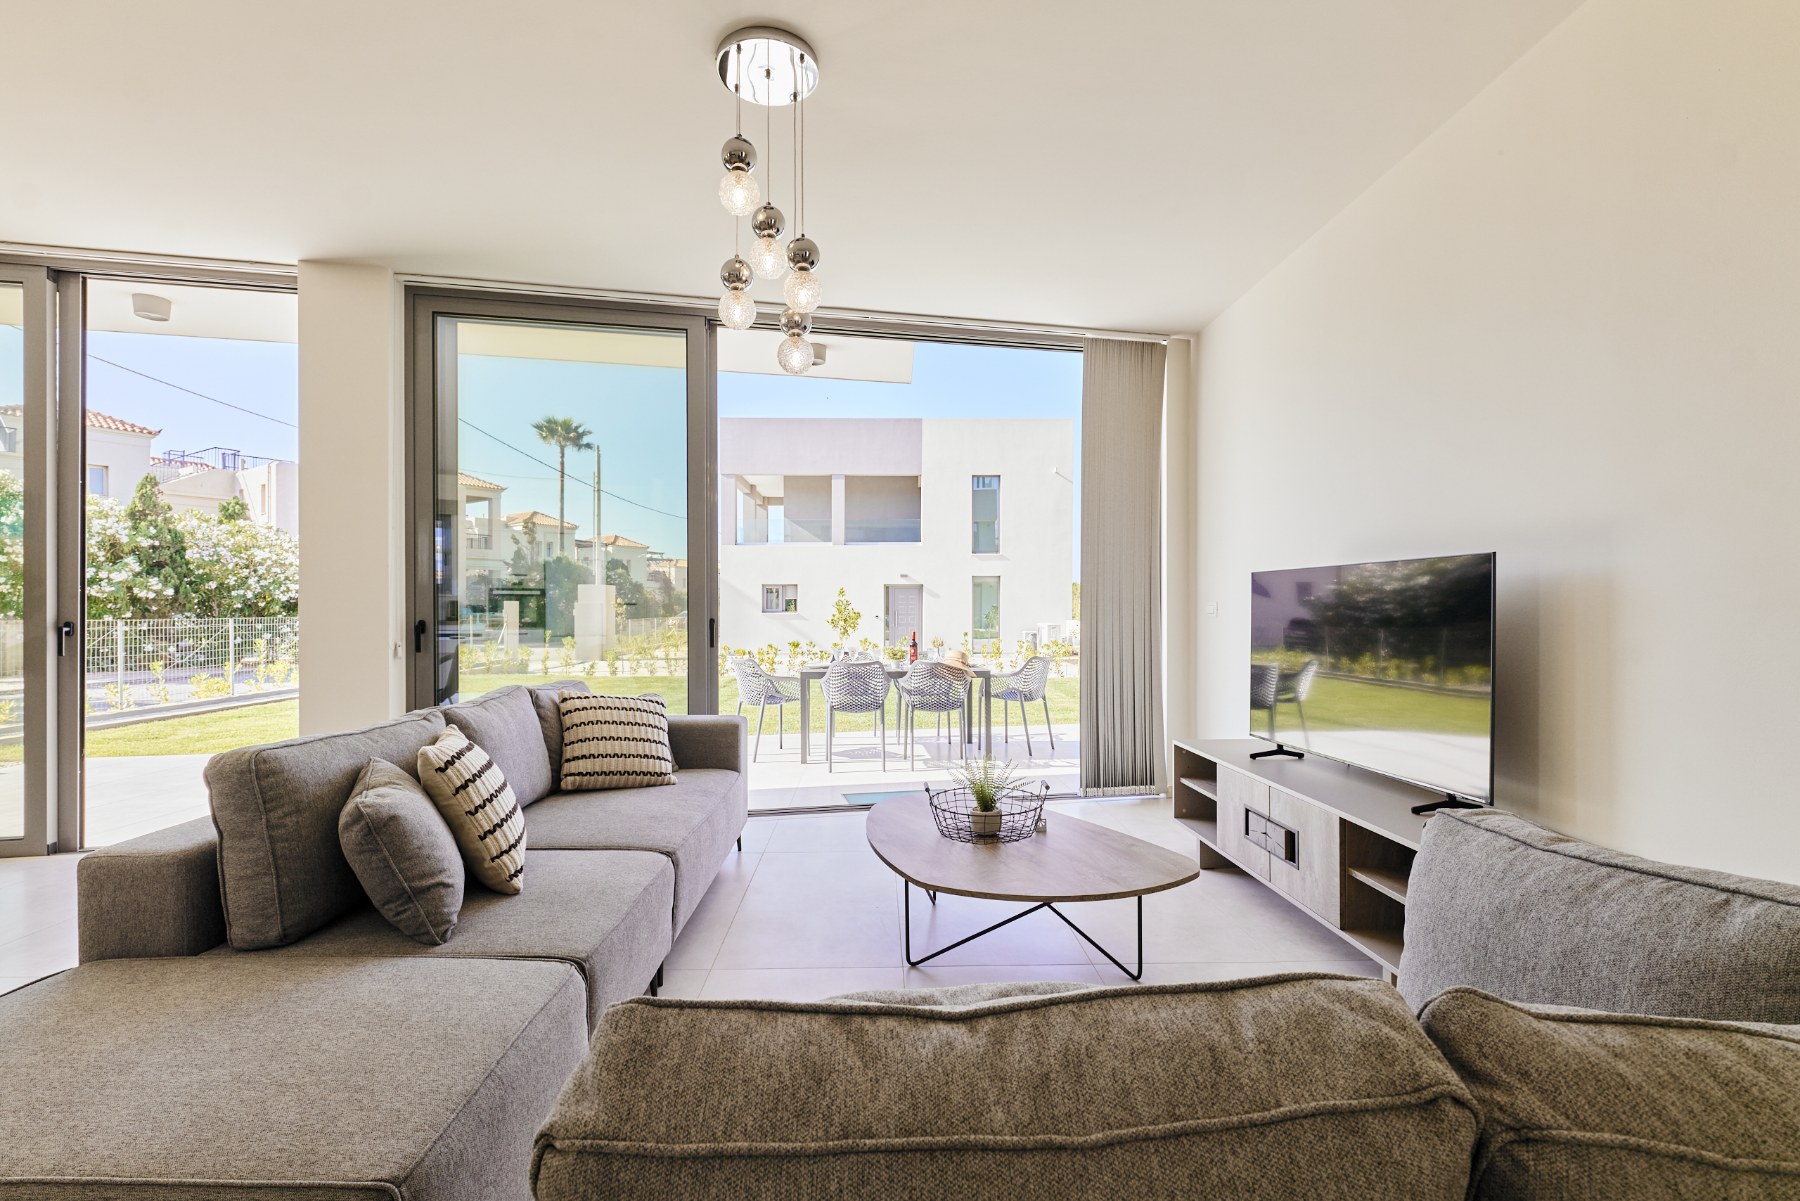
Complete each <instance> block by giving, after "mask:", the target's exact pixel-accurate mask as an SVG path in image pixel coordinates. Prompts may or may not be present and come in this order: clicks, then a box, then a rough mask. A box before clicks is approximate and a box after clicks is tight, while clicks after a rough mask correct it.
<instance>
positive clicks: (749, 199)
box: [719, 133, 762, 217]
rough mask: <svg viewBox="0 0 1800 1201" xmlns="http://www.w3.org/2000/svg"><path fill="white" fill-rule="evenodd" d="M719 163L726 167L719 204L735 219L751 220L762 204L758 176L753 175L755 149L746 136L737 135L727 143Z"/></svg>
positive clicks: (720, 154)
mask: <svg viewBox="0 0 1800 1201" xmlns="http://www.w3.org/2000/svg"><path fill="white" fill-rule="evenodd" d="M719 161H720V162H721V163H723V164H724V165H725V178H724V179H721V180H720V181H719V203H720V204H722V205H724V206H725V211H726V212H728V213H730V214H731V215H732V216H733V217H748V216H749V215H750V214H751V212H753V211H754V210H755V208H756V206H757V205H759V204H761V203H762V188H761V187H760V186H759V185H758V184H757V182H756V176H754V175H752V174H750V173H751V172H752V171H754V170H756V147H754V146H752V145H751V144H750V141H749V139H747V138H746V137H744V135H743V134H737V133H734V134H732V135H731V136H730V137H728V138H726V139H725V145H724V147H723V148H722V149H721V150H720V151H719Z"/></svg>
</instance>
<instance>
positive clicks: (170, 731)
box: [0, 673, 1486, 762]
mask: <svg viewBox="0 0 1800 1201" xmlns="http://www.w3.org/2000/svg"><path fill="white" fill-rule="evenodd" d="M565 678H567V679H579V678H583V677H581V676H580V674H579V673H570V674H569V675H567V676H564V675H552V676H550V677H548V679H550V680H555V679H565ZM545 682H547V679H546V677H545V676H542V675H491V676H490V675H479V674H473V673H471V674H467V675H464V676H463V677H462V683H463V695H464V696H479V695H481V694H482V693H484V692H491V691H493V690H494V689H496V688H504V687H506V686H507V685H508V684H543V683H545ZM586 683H587V684H588V686H589V687H590V688H592V689H593V690H594V691H595V692H616V693H624V694H627V695H636V694H637V693H640V692H656V693H660V694H661V695H662V696H663V698H664V699H666V700H667V701H668V702H669V708H670V710H671V711H673V712H676V713H685V712H686V711H687V677H686V676H604V675H602V676H595V677H594V678H593V679H591V680H587V681H586ZM1328 683H1336V681H1327V680H1321V681H1319V683H1318V685H1317V686H1316V687H1315V689H1314V695H1315V696H1318V695H1320V694H1322V693H1324V692H1325V691H1326V689H1325V685H1326V684H1328ZM1079 689H1080V682H1079V681H1077V680H1075V679H1069V678H1065V679H1054V678H1053V679H1052V680H1051V681H1050V718H1051V720H1052V721H1054V722H1056V723H1057V724H1059V725H1061V724H1069V725H1073V724H1074V723H1075V722H1076V721H1077V720H1078V714H1079V712H1080V703H1081V702H1080V697H1079ZM1383 691H1386V692H1398V691H1399V690H1397V689H1384V690H1383ZM1402 695H1405V694H1402ZM737 699H738V690H737V681H736V680H731V679H727V680H725V681H723V682H722V684H721V686H720V694H719V710H720V712H722V713H731V712H734V711H735V710H736V709H737ZM1284 708H1285V707H1284ZM888 712H889V714H890V716H891V714H892V713H893V709H892V707H891V702H890V708H889V710H888ZM749 716H750V719H751V722H752V724H754V723H755V719H756V710H754V709H751V710H749ZM1043 716H1044V710H1043V706H1042V705H1033V706H1031V719H1032V724H1033V725H1034V726H1035V725H1037V724H1038V723H1039V722H1041V721H1042V720H1043ZM1306 716H1307V719H1308V720H1309V721H1313V722H1315V723H1316V722H1318V721H1319V720H1320V719H1319V718H1317V717H1314V715H1313V703H1312V702H1310V701H1309V702H1308V704H1307V707H1306ZM1283 720H1284V721H1285V720H1286V713H1285V712H1284V714H1283ZM1326 720H1327V721H1328V720H1329V718H1327V719H1326ZM1013 721H1014V722H1015V723H1017V721H1018V712H1017V711H1016V710H1015V711H1014V713H1013ZM785 724H786V728H787V730H788V731H789V732H790V733H798V732H799V730H800V710H799V708H798V707H796V706H792V705H790V706H788V709H787V721H786V723H785ZM994 724H995V725H998V724H1000V713H999V707H998V706H996V707H995V713H994ZM812 726H813V733H815V734H824V733H825V699H824V697H823V696H821V695H820V694H819V691H818V685H817V684H816V683H815V684H814V685H813V711H812ZM873 727H874V721H873V717H872V715H871V716H855V715H850V716H846V717H844V719H843V720H842V721H841V722H840V723H839V726H838V728H839V729H841V730H850V731H854V730H869V729H872V728H873ZM1482 728H1483V729H1485V728H1486V727H1485V726H1483V727H1482ZM299 731H300V702H299V701H293V700H289V701H274V702H271V703H269V704H266V705H243V706H240V707H238V708H235V709H213V710H208V711H206V712H203V713H190V714H188V715H186V716H184V717H167V718H162V719H160V720H156V721H140V722H135V723H133V724H131V725H124V726H111V727H107V728H104V729H98V730H90V731H89V732H88V736H87V753H88V754H89V755H92V756H95V757H114V756H125V755H216V754H218V753H219V752H220V751H228V750H232V749H234V748H236V747H240V746H251V745H254V744H255V743H259V742H276V741H279V740H281V739H283V738H293V737H295V736H296V735H297V734H298V733H299ZM763 733H764V735H765V736H767V735H770V734H773V733H775V715H774V714H773V713H770V714H769V716H768V719H767V723H766V724H765V725H764V727H763ZM19 756H20V748H19V747H18V746H16V745H15V746H10V747H0V762H7V761H17V760H18V758H19Z"/></svg>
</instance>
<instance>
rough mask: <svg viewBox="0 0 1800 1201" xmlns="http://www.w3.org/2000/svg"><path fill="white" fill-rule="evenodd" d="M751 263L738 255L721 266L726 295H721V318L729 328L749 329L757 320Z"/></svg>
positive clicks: (720, 271) (720, 276)
mask: <svg viewBox="0 0 1800 1201" xmlns="http://www.w3.org/2000/svg"><path fill="white" fill-rule="evenodd" d="M751 278H752V276H751V272H750V264H749V263H746V262H745V261H744V260H743V259H742V258H740V257H738V256H737V255H735V254H734V255H732V256H731V257H730V258H728V259H726V260H725V265H724V266H722V267H720V268H719V282H720V283H722V284H724V285H725V295H723V296H721V297H719V320H720V321H721V322H723V323H724V325H725V327H726V328H727V329H749V328H750V327H751V325H753V324H754V323H755V322H756V302H755V301H754V300H752V299H750V292H749V288H750V280H751Z"/></svg>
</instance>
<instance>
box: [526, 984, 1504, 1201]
mask: <svg viewBox="0 0 1800 1201" xmlns="http://www.w3.org/2000/svg"><path fill="white" fill-rule="evenodd" d="M1476 1124H1477V1123H1476V1116H1475V1113H1474V1110H1473V1108H1472V1106H1471V1104H1470V1100H1469V1095H1468V1092H1467V1090H1466V1089H1464V1087H1463V1085H1462V1083H1461V1082H1460V1081H1458V1080H1457V1078H1456V1076H1455V1074H1454V1073H1453V1072H1451V1071H1450V1068H1449V1066H1448V1065H1447V1064H1446V1063H1445V1062H1444V1060H1443V1057H1442V1056H1441V1055H1439V1054H1438V1053H1437V1051H1436V1050H1435V1049H1433V1047H1432V1045H1431V1043H1430V1042H1429V1041H1428V1040H1427V1039H1426V1038H1425V1035H1424V1032H1423V1031H1421V1030H1420V1029H1419V1026H1418V1023H1416V1022H1415V1021H1413V1019H1412V1015H1411V1013H1410V1011H1409V1010H1408V1009H1407V1007H1406V1005H1405V1003H1404V1002H1402V1001H1401V999H1400V997H1399V995H1398V994H1396V993H1395V992H1394V991H1393V989H1391V988H1389V987H1388V986H1387V985H1385V984H1381V983H1378V982H1376V981H1373V980H1366V979H1351V978H1347V977H1328V976H1277V977H1267V978H1264V979H1261V980H1239V981H1230V982H1226V983H1215V984H1185V985H1161V986H1140V987H1134V988H1092V989H1084V990H1079V991H1073V992H1062V993H1053V994H1050V995H1038V996H1025V997H1017V998H1012V999H995V1000H993V1001H991V1003H988V1004H973V1005H970V1004H954V1005H935V1004H930V1003H924V1004H921V1003H919V1002H918V1001H917V1000H913V1001H911V1002H909V1003H907V1004H899V1005H894V1004H883V1003H879V1002H871V1001H822V1002H816V1003H810V1004H793V1003H786V1002H776V1001H736V1002H734V1001H677V1000H650V999H646V998H640V999H637V1000H632V1001H627V1002H625V1003H624V1004H622V1005H615V1006H613V1007H612V1008H611V1009H609V1010H607V1012H606V1015H605V1016H604V1017H603V1018H602V1019H601V1021H600V1026H599V1028H598V1029H597V1030H596V1031H595V1032H594V1037H593V1044H592V1048H591V1050H590V1051H589V1053H588V1057H587V1059H586V1061H585V1062H584V1063H583V1064H582V1066H581V1068H580V1069H579V1070H578V1071H577V1072H576V1073H575V1075H574V1077H573V1078H571V1080H570V1081H569V1085H568V1087H567V1088H566V1089H564V1090H563V1095H562V1097H561V1099H560V1100H559V1101H558V1102H557V1106H556V1110H555V1112H554V1113H552V1114H551V1117H550V1121H549V1122H548V1123H547V1124H546V1125H545V1127H544V1130H543V1132H542V1133H540V1134H539V1136H538V1145H537V1155H536V1159H535V1161H534V1164H533V1169H532V1174H533V1183H534V1187H535V1189H536V1192H537V1196H538V1201H573V1199H575V1198H595V1197H683V1198H692V1199H695V1201H705V1199H708V1198H720V1199H723V1198H731V1199H733V1201H744V1199H752V1201H754V1199H759V1198H771V1199H773V1198H782V1199H783V1201H785V1199H788V1198H794V1197H883V1198H895V1199H898V1201H925V1199H927V1198H942V1197H949V1196H956V1197H980V1198H983V1199H984V1201H1008V1199H1012V1198H1019V1199H1021V1201H1046V1199H1049V1198H1086V1197H1131V1198H1169V1199H1171V1201H1173V1199H1175V1198H1180V1199H1182V1201H1190V1199H1192V1198H1199V1197H1230V1198H1234V1199H1236V1201H1258V1199H1262V1198H1268V1199H1276V1198H1280V1199H1281V1201H1288V1199H1291V1198H1295V1197H1306V1198H1312V1199H1335V1198H1346V1199H1348V1198H1356V1199H1358V1201H1362V1199H1364V1198H1369V1197H1405V1198H1409V1199H1412V1201H1420V1199H1429V1198H1435V1199H1441V1201H1461V1198H1462V1196H1463V1190H1464V1187H1465V1185H1466V1184H1467V1181H1468V1172H1469V1158H1470V1154H1471V1152H1472V1151H1473V1148H1474V1145H1475V1133H1476Z"/></svg>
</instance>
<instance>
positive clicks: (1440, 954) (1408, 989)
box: [1400, 810, 1800, 1023]
mask: <svg viewBox="0 0 1800 1201" xmlns="http://www.w3.org/2000/svg"><path fill="white" fill-rule="evenodd" d="M1457 986H1468V987H1471V988H1479V989H1481V990H1483V991H1485V992H1490V993H1493V994H1494V995H1495V996H1499V997H1505V998H1507V999H1509V1000H1514V1001H1523V1002H1527V1003H1535V1004H1544V1005H1572V1006H1575V1007H1577V1008H1581V1009H1598V1010H1604V1011H1607V1012H1614V1013H1659V1014H1668V1015H1671V1016H1677V1017H1695V1018H1714V1019H1718V1020H1721V1021H1743V1022H1785V1023H1800V887H1796V886H1794V885H1791V884H1776V883H1772V882H1770V881H1767V880H1752V879H1748V878H1746V877H1743V876H1733V875H1728V874H1726V873H1724V872H1713V871H1702V870H1700V869H1698V868H1690V867H1676V866H1673V865H1671V864H1667V863H1657V862H1654V861H1652V860H1649V859H1639V858H1637V857H1636V856H1634V855H1626V854H1622V853H1620V852H1618V851H1609V850H1607V849H1606V848H1604V847H1597V846H1594V845H1593V844H1591V843H1586V842H1580V841H1578V840H1576V839H1573V838H1567V837H1564V836H1563V835H1561V834H1557V833H1554V832H1553V831H1550V830H1546V829H1544V828H1542V827H1541V826H1535V825H1532V824H1531V823H1530V822H1528V821H1525V820H1523V819H1522V818H1518V817H1514V816H1512V815H1511V814H1507V813H1496V812H1492V811H1478V812H1470V813H1464V812H1458V811H1453V810H1445V811H1442V812H1440V813H1438V814H1437V815H1436V816H1435V817H1433V818H1432V819H1431V821H1430V822H1429V823H1428V824H1427V825H1426V828H1425V838H1424V842H1423V844H1422V845H1421V847H1420V849H1419V855H1418V858H1417V860H1416V861H1415V862H1414V864H1413V869H1412V877H1411V880H1410V883H1409V886H1408V891H1407V905H1406V950H1405V952H1404V954H1403V955H1402V956H1401V959H1400V991H1401V993H1402V994H1403V995H1404V996H1405V997H1406V999H1407V1000H1408V1001H1409V1002H1411V1003H1412V1005H1413V1006H1414V1008H1417V1007H1419V1006H1422V1005H1423V1004H1424V1003H1425V1002H1426V1001H1429V1000H1430V999H1431V998H1432V997H1434V996H1436V995H1437V994H1438V993H1440V992H1443V991H1444V990H1445V989H1447V988H1455V987H1457Z"/></svg>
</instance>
